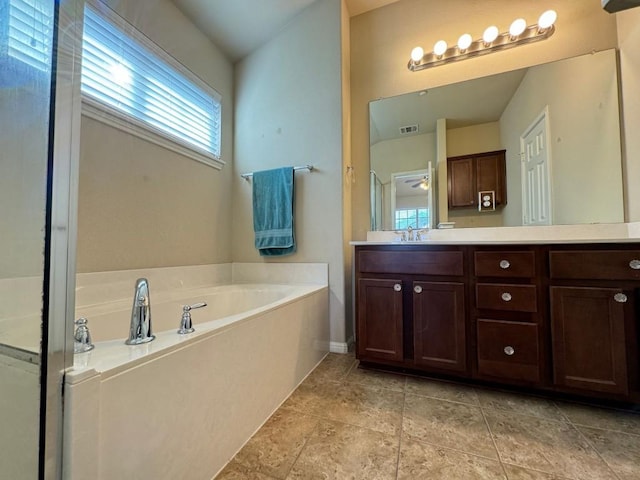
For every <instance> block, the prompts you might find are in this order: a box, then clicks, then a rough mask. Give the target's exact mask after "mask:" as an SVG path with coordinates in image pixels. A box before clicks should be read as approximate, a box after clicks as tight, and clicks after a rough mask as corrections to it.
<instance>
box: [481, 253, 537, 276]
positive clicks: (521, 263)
mask: <svg viewBox="0 0 640 480" xmlns="http://www.w3.org/2000/svg"><path fill="white" fill-rule="evenodd" d="M474 265H475V274H476V276H477V277H504V278H531V277H534V276H535V272H536V264H535V254H534V252H509V251H506V252H475V255H474Z"/></svg>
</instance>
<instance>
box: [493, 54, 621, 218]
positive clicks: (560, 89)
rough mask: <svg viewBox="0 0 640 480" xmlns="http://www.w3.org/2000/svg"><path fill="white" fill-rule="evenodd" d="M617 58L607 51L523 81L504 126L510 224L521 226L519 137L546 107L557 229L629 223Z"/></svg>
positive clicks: (532, 72) (543, 69)
mask: <svg viewBox="0 0 640 480" xmlns="http://www.w3.org/2000/svg"><path fill="white" fill-rule="evenodd" d="M615 57H616V52H615V51H614V50H607V51H604V52H598V53H596V54H589V55H582V56H579V57H575V58H571V59H568V60H564V61H562V62H553V63H548V64H545V65H540V66H537V67H535V68H531V69H529V71H528V72H527V74H526V75H525V76H524V78H523V79H522V82H521V83H520V86H519V87H518V90H517V91H516V92H515V94H514V95H513V97H512V99H511V101H510V102H509V105H508V106H507V108H506V109H505V111H504V113H503V115H502V117H501V119H500V126H501V132H502V139H503V141H504V146H505V148H506V149H507V191H508V192H509V203H508V204H507V206H506V207H505V224H506V225H522V180H521V162H520V155H519V153H520V136H521V135H522V134H523V133H524V132H525V131H526V129H527V128H529V126H530V125H531V124H532V123H533V122H534V120H535V119H536V118H537V117H538V116H539V115H540V113H541V112H542V111H543V110H544V109H545V107H548V111H549V115H548V117H549V118H548V120H547V121H548V128H549V133H550V136H549V138H548V139H547V143H548V150H549V152H550V159H549V165H550V180H551V206H552V221H553V223H554V224H573V223H596V222H597V223H615V222H622V221H624V215H623V213H624V207H623V198H622V165H621V159H620V148H621V147H620V122H619V109H618V82H617V77H616V75H615V72H616V58H615ZM576 79H579V81H578V82H576Z"/></svg>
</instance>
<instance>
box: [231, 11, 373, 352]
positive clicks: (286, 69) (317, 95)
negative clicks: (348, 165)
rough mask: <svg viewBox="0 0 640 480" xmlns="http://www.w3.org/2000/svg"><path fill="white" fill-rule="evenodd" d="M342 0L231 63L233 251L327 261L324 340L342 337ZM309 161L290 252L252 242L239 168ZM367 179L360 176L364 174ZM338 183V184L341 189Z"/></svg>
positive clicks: (300, 182)
mask: <svg viewBox="0 0 640 480" xmlns="http://www.w3.org/2000/svg"><path fill="white" fill-rule="evenodd" d="M343 12H344V10H343V6H342V3H341V1H340V0H320V1H318V2H315V3H313V4H312V5H311V6H309V7H308V8H307V9H305V10H304V11H303V12H302V13H301V14H300V15H298V16H297V17H296V18H295V19H294V20H293V21H292V22H290V23H289V24H288V25H287V27H286V28H285V29H284V30H282V31H281V32H280V33H279V34H278V35H277V36H276V37H275V38H273V39H271V40H270V41H269V42H268V43H266V44H264V45H263V46H262V47H260V48H259V49H258V50H256V51H254V52H253V53H251V54H250V55H249V56H247V57H246V58H245V59H243V60H242V61H240V62H239V63H238V64H237V65H236V72H235V74H236V88H235V90H236V111H235V115H236V123H235V166H234V176H233V180H232V183H233V198H232V205H233V216H232V223H231V224H232V231H233V240H234V241H233V260H234V261H239V262H259V261H273V262H323V263H328V264H329V285H330V317H331V341H333V342H338V343H342V342H345V341H346V340H347V339H346V326H345V288H347V287H346V286H345V274H344V268H345V263H346V262H345V259H344V253H343V246H344V236H343V232H342V228H343V225H344V223H343V222H344V219H343V210H342V209H343V203H344V202H343V194H344V193H345V192H346V189H344V187H343V182H344V179H343V163H342V152H343V125H342V121H341V120H342V118H343V111H342V99H341V97H342V91H343V90H342V89H343V86H342V85H343V82H344V79H343V78H342V74H341V70H342V68H341V34H340V28H341V16H342V14H343ZM306 164H312V165H314V167H315V168H316V169H317V170H315V171H314V172H312V173H309V172H305V171H303V172H298V173H296V174H295V175H296V179H295V182H296V183H295V190H296V191H295V212H294V214H295V233H296V242H297V252H296V253H295V254H293V255H290V256H286V257H282V258H279V257H274V258H271V259H266V258H264V257H260V256H259V254H258V252H257V250H256V249H255V247H254V234H253V223H252V206H251V183H250V182H247V181H245V180H243V179H242V178H240V173H243V172H253V171H255V170H264V169H270V168H277V167H281V166H286V165H293V166H295V165H306ZM363 180H365V179H363ZM343 189H344V190H343Z"/></svg>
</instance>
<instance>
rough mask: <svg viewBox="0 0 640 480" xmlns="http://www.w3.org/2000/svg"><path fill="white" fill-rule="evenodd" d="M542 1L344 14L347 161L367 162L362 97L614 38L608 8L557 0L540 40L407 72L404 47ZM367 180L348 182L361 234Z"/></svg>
mask: <svg viewBox="0 0 640 480" xmlns="http://www.w3.org/2000/svg"><path fill="white" fill-rule="evenodd" d="M544 8H545V7H544V6H542V5H540V4H539V3H538V2H523V1H520V2H514V1H512V0H486V1H484V2H469V1H465V0H448V1H446V2H430V1H428V0H400V1H399V2H397V3H393V4H391V5H388V6H386V7H383V8H380V9H377V10H373V11H371V12H367V13H365V14H362V15H358V16H356V17H353V18H352V19H351V55H352V57H351V58H352V61H351V82H352V89H351V115H352V125H351V128H352V162H353V164H354V166H355V168H356V170H357V171H358V172H362V173H365V172H367V171H368V168H369V154H368V152H369V139H368V126H369V121H368V110H367V104H368V102H369V101H370V100H373V99H377V98H380V97H388V96H393V95H399V94H403V93H408V92H412V91H416V90H420V89H424V88H432V87H435V86H439V85H444V84H448V83H453V82H458V81H462V80H467V79H470V78H477V77H482V76H485V75H488V74H492V73H499V72H504V71H508V70H513V69H516V68H521V67H524V66H529V65H531V64H539V63H545V62H549V61H552V60H557V59H560V58H567V57H571V56H575V55H579V54H583V53H587V52H591V51H592V50H602V49H606V48H611V47H615V46H616V43H617V42H616V22H615V16H613V15H610V14H608V13H606V12H604V11H603V10H602V8H601V7H600V3H599V2H597V1H589V2H587V1H584V0H560V1H556V2H553V8H554V9H555V10H556V11H557V12H558V21H557V31H556V33H555V34H554V35H553V36H552V37H551V38H549V39H548V40H546V41H544V42H540V43H536V44H532V45H527V46H524V47H520V48H515V49H512V50H508V51H504V52H500V53H496V54H492V55H487V56H484V57H479V58H476V59H472V60H467V61H464V62H459V63H455V64H451V65H446V66H442V67H437V68H433V69H427V70H423V71H420V72H415V73H414V72H410V71H409V70H408V69H407V68H406V63H407V61H408V59H409V53H410V52H411V49H412V48H413V47H415V46H416V45H423V47H424V48H425V50H427V51H428V50H430V48H431V45H433V44H434V43H435V42H436V40H438V39H440V38H443V39H445V40H447V41H448V42H449V43H454V42H455V41H456V39H457V38H458V36H459V35H460V34H461V33H463V32H465V31H469V32H471V33H472V34H473V36H474V37H479V36H480V35H481V34H482V31H483V30H484V28H486V27H487V26H488V25H490V24H492V23H497V24H498V25H499V26H500V28H501V30H502V31H504V30H506V29H507V28H508V25H509V24H510V23H511V21H512V20H513V19H514V18H517V17H518V16H524V17H525V18H527V19H529V22H530V23H533V22H535V21H536V20H537V18H538V16H539V15H540V13H542V11H543V9H544ZM368 190H369V188H368V182H358V183H357V184H356V185H355V186H354V189H353V199H352V213H353V230H352V232H353V238H354V239H364V238H365V237H366V232H367V230H368V229H369V214H368V212H369V206H368V198H369V197H368Z"/></svg>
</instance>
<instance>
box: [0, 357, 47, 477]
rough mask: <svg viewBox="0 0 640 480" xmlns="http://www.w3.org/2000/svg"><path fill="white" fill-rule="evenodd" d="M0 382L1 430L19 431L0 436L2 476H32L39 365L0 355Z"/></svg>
mask: <svg viewBox="0 0 640 480" xmlns="http://www.w3.org/2000/svg"><path fill="white" fill-rule="evenodd" d="M0 385H1V386H2V387H0V388H2V390H3V392H5V393H3V394H2V395H0V425H2V429H3V430H4V431H5V432H20V434H19V435H0V465H2V466H3V469H2V473H3V477H2V478H7V479H9V478H11V479H17V478H36V476H37V470H38V467H37V465H38V449H37V445H38V421H37V418H38V415H39V411H40V365H38V364H37V363H33V362H29V361H22V360H18V359H16V358H13V357H12V356H5V355H2V354H0ZM6 392H10V395H7V394H6ZM34 419H36V420H34Z"/></svg>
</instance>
